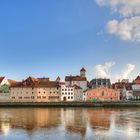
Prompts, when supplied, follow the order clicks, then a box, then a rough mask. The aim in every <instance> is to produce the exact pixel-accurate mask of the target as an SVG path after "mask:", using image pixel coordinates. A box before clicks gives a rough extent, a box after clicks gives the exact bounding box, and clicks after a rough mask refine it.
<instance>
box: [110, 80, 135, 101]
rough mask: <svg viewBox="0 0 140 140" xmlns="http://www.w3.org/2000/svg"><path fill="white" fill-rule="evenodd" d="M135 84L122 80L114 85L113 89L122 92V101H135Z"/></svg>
mask: <svg viewBox="0 0 140 140" xmlns="http://www.w3.org/2000/svg"><path fill="white" fill-rule="evenodd" d="M132 85H133V83H129V80H122V81H121V82H120V81H118V82H116V83H114V84H112V88H113V89H115V90H118V91H119V92H120V100H128V99H133V98H134V97H133V89H132Z"/></svg>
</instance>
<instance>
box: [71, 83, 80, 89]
mask: <svg viewBox="0 0 140 140" xmlns="http://www.w3.org/2000/svg"><path fill="white" fill-rule="evenodd" d="M73 87H74V88H75V89H82V88H81V87H80V86H78V85H76V84H75V85H73Z"/></svg>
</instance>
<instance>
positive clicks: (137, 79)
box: [134, 76, 140, 84]
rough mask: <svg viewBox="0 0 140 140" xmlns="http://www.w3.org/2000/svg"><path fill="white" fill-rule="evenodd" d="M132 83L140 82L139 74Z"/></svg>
mask: <svg viewBox="0 0 140 140" xmlns="http://www.w3.org/2000/svg"><path fill="white" fill-rule="evenodd" d="M134 83H136V84H140V76H137V78H136V79H135V80H134Z"/></svg>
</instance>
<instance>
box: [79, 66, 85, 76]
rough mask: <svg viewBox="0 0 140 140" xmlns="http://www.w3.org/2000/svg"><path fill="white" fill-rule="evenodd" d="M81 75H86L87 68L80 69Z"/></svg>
mask: <svg viewBox="0 0 140 140" xmlns="http://www.w3.org/2000/svg"><path fill="white" fill-rule="evenodd" d="M80 76H81V77H86V70H85V68H84V67H83V68H82V69H81V70H80Z"/></svg>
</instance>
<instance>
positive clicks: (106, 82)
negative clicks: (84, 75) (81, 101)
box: [88, 78, 111, 88]
mask: <svg viewBox="0 0 140 140" xmlns="http://www.w3.org/2000/svg"><path fill="white" fill-rule="evenodd" d="M101 86H104V87H108V88H110V87H111V82H110V79H106V78H98V79H96V78H95V79H92V80H91V81H90V82H89V84H88V87H89V88H96V87H101Z"/></svg>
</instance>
